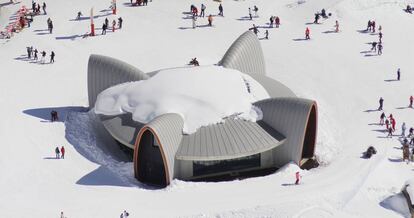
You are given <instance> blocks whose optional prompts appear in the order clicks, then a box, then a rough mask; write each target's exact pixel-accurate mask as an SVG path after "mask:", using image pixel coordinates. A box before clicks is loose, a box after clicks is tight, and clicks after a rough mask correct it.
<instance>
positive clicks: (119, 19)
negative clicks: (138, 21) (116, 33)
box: [118, 17, 124, 29]
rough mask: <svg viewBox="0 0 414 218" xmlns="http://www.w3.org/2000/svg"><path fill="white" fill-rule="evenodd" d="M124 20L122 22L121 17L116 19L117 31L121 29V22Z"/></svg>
mask: <svg viewBox="0 0 414 218" xmlns="http://www.w3.org/2000/svg"><path fill="white" fill-rule="evenodd" d="M123 21H124V20H122V17H119V18H118V29H122V22H123Z"/></svg>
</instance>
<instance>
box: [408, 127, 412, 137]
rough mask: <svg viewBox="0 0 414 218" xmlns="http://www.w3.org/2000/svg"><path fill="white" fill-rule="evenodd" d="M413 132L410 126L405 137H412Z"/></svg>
mask: <svg viewBox="0 0 414 218" xmlns="http://www.w3.org/2000/svg"><path fill="white" fill-rule="evenodd" d="M413 133H414V128H413V127H410V129H409V130H408V136H407V137H412V136H413Z"/></svg>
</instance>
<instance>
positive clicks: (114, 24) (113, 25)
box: [112, 20, 116, 32]
mask: <svg viewBox="0 0 414 218" xmlns="http://www.w3.org/2000/svg"><path fill="white" fill-rule="evenodd" d="M115 27H116V21H115V20H113V21H112V32H115Z"/></svg>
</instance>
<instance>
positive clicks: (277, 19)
mask: <svg viewBox="0 0 414 218" xmlns="http://www.w3.org/2000/svg"><path fill="white" fill-rule="evenodd" d="M275 24H276V28H279V25H280V18H279V17H276V18H275Z"/></svg>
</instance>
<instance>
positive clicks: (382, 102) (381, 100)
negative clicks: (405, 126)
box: [378, 97, 392, 116]
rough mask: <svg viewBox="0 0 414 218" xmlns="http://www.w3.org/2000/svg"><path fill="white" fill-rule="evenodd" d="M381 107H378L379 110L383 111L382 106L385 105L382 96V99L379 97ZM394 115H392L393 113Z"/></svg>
mask: <svg viewBox="0 0 414 218" xmlns="http://www.w3.org/2000/svg"><path fill="white" fill-rule="evenodd" d="M378 102H379V107H378V110H379V111H382V106H383V105H384V99H383V98H382V97H380V99H379V101H378ZM391 116H392V115H391Z"/></svg>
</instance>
